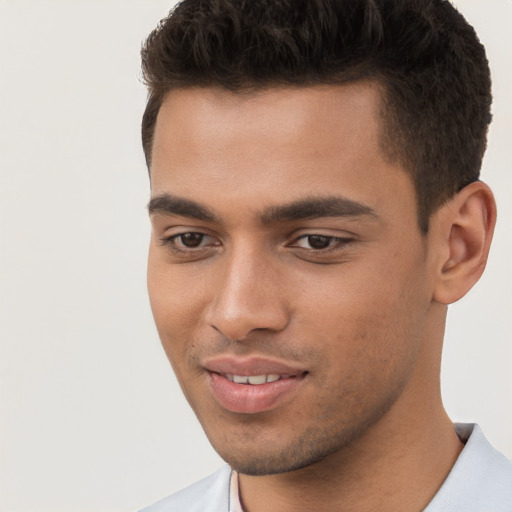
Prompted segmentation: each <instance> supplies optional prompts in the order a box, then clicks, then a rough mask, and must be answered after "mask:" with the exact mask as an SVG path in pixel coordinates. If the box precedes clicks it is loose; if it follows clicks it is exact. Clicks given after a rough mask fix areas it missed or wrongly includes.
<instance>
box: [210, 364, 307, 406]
mask: <svg viewBox="0 0 512 512" xmlns="http://www.w3.org/2000/svg"><path fill="white" fill-rule="evenodd" d="M204 368H205V369H206V370H207V373H208V384H209V389H210V391H211V393H212V395H213V397H214V399H215V400H216V401H217V403H218V404H219V405H220V406H221V407H223V408H224V409H227V410H229V411H231V412H236V413H245V414H256V413H259V412H264V411H269V410H272V409H275V408H277V407H279V406H281V405H283V404H285V403H287V402H289V401H290V400H291V399H292V398H293V397H294V396H295V395H296V393H297V392H298V390H299V388H300V387H301V386H302V384H303V382H304V379H305V377H306V375H307V373H308V372H307V371H306V370H304V369H301V368H298V367H296V366H294V365H290V364H288V363H285V362H282V361H278V360H273V359H268V358H264V357H250V358H239V357H234V356H228V357H226V356H225V357H220V358H215V359H211V360H209V361H207V362H206V363H205V364H204ZM276 374H277V375H280V376H282V378H281V379H279V380H277V381H275V382H266V383H265V384H258V385H251V384H237V383H235V382H233V381H232V380H229V379H228V377H227V375H240V376H252V375H276Z"/></svg>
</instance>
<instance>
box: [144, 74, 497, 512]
mask: <svg viewBox="0 0 512 512" xmlns="http://www.w3.org/2000/svg"><path fill="white" fill-rule="evenodd" d="M379 107H380V96H379V89H378V87H376V86H375V85H373V84H371V83H355V84H350V85H342V86H314V87H308V88H299V89H286V88H274V89H268V90H265V91H260V92H255V93H250V94H249V93H248V94H235V93H232V92H229V91H225V90H222V89H218V88H203V89H201V88H189V89H183V90H176V91H173V92H171V93H169V94H168V96H167V97H166V100H165V101H164V103H163V105H162V108H161V110H160V113H159V116H158V120H157V126H156V130H155V139H154V145H153V153H152V156H153V159H152V168H151V194H152V198H153V200H152V202H151V203H150V216H151V221H152V227H153V231H152V238H151V245H150V251H149V265H148V287H149V293H150V299H151V306H152V310H153V314H154V317H155V321H156V324H157V328H158V331H159V335H160V338H161V341H162V344H163V347H164V349H165V351H166V353H167V356H168V358H169V360H170V362H171V364H172V366H173V369H174V371H175V373H176V375H177V378H178V381H179V383H180V385H181V387H182V389H183V392H184V394H185V396H186V397H187V399H188V401H189V403H190V405H191V406H192V408H193V409H194V411H195V413H196V415H197V417H198V419H199V421H200V422H201V424H202V426H203V428H204V430H205V432H206V434H207V435H208V437H209V439H210V441H211V443H212V444H213V446H214V448H215V449H216V450H217V451H218V452H219V454H220V455H221V456H222V457H223V458H224V459H225V460H226V461H227V462H228V463H229V464H230V465H231V466H232V467H233V468H235V469H236V470H238V471H239V472H240V473H241V475H240V493H241V499H242V501H243V504H244V509H245V510H246V511H248V512H257V511H260V510H261V511H263V510H265V511H267V512H268V511H273V510H279V511H281V512H283V511H287V510H293V511H300V510H311V509H312V508H311V507H312V506H313V505H312V503H314V508H315V510H319V511H321V510H333V509H334V507H339V509H340V510H341V509H343V510H348V511H357V510H380V511H384V512H385V511H386V510H389V511H391V510H392V511H394V512H399V511H400V510H404V511H405V510H407V511H409V512H410V511H413V510H421V509H423V508H424V507H425V506H426V505H427V504H428V502H429V501H430V499H431V498H432V497H433V495H434V494H435V492H436V491H437V489H438V488H439V487H440V485H441V484H442V482H443V480H444V478H445V477H446V475H447V474H448V472H449V471H450V469H451V467H452V465H453V463H454V461H455V460H456V457H457V456H458V454H459V452H460V450H461V443H460V441H459V440H458V438H457V437H456V435H455V433H454V430H453V426H452V424H451V422H450V420H449V419H448V417H447V415H446V413H445V411H444V409H443V406H442V402H441V397H440V392H439V368H440V357H441V348H442V339H443V331H444V321H445V316H446V304H448V303H450V302H453V301H455V300H457V299H458V298H460V297H461V296H462V295H464V294H465V293H466V291H467V290H469V288H470V287H471V286H472V284H473V283H474V282H475V281H476V280H477V279H478V278H479V276H480V274H481V272H482V271H483V268H484V266H485V259H486V256H487V251H488V246H489V243H490V238H491V235H492V227H493V225H494V218H495V209H494V202H493V199H492V194H491V193H490V191H489V190H488V188H487V187H486V186H485V185H484V184H482V183H477V184H472V185H470V186H469V187H466V189H463V191H461V192H460V193H459V194H457V195H456V196H455V197H454V198H453V199H452V200H450V201H449V202H448V203H447V204H446V205H444V206H443V207H442V208H440V210H438V211H437V212H436V213H435V214H434V215H433V217H432V219H431V223H430V230H429V233H428V234H427V235H426V236H425V235H422V234H421V233H420V230H419V227H418V223H417V209H416V203H415V193H414V187H413V184H412V181H411V179H410V177H409V175H408V173H407V172H406V170H405V169H403V168H402V167H401V165H400V163H399V162H393V161H390V159H389V158H388V157H387V155H386V154H385V153H384V152H383V149H382V147H381V144H380V135H379V134H380V130H381V129H382V120H381V118H380V116H379V112H380V108H379ZM227 191H229V193H227ZM170 198H172V200H170ZM326 199H327V200H328V201H329V200H330V201H331V202H333V201H334V203H335V205H336V206H335V207H334V208H333V209H332V208H331V210H329V208H327V207H325V205H326ZM184 200H185V201H184ZM311 200H316V201H317V202H318V201H320V205H319V206H320V207H323V208H324V211H323V213H322V214H321V215H319V216H315V215H311V212H310V211H309V210H308V208H307V206H308V205H307V204H306V205H305V202H308V201H309V202H311ZM340 200H341V201H342V203H341V206H342V207H343V208H341V209H342V210H343V211H341V212H340V211H339V210H340ZM328 201H327V202H328ZM343 201H344V202H343ZM347 201H349V202H348V203H347ZM291 204H294V205H295V210H293V211H294V212H295V213H293V214H292V213H291V212H292V209H291V208H290V207H289V205H291ZM354 205H355V207H354ZM310 206H311V205H310ZM317 206H318V205H317ZM331 206H332V205H331ZM334 210H336V211H335V212H334ZM297 212H299V213H297ZM308 212H309V215H308V216H306V217H305V218H300V217H301V215H303V216H304V215H306V214H308ZM187 233H189V234H188V235H187ZM190 233H195V234H192V235H191V234H190ZM311 236H314V237H313V238H311ZM187 245H188V247H187ZM194 245H197V246H195V247H194ZM313 245H314V246H315V247H314V248H313V247H312V246H313ZM226 355H227V356H229V357H241V358H243V357H255V356H261V357H265V358H271V359H272V360H278V361H281V362H284V363H286V364H290V365H293V366H294V367H299V368H301V369H304V370H305V372H306V373H305V374H304V375H305V376H304V378H302V379H301V381H300V384H299V385H298V387H297V390H296V392H294V393H292V394H291V395H290V396H287V399H286V400H283V401H281V402H279V403H278V405H277V406H276V407H273V408H271V409H270V410H266V411H263V412H257V413H254V414H248V413H239V412H233V411H230V410H228V409H226V408H225V407H223V406H222V405H220V404H219V403H218V401H217V400H216V399H215V397H214V396H213V394H212V391H211V386H210V375H209V372H208V371H206V369H205V364H206V363H205V362H206V361H209V360H211V359H212V358H215V357H219V356H226ZM361 482H364V485H361ZM342 507H343V508H342Z"/></svg>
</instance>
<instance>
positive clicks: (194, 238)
mask: <svg viewBox="0 0 512 512" xmlns="http://www.w3.org/2000/svg"><path fill="white" fill-rule="evenodd" d="M177 238H179V241H180V242H181V244H182V245H183V246H184V247H189V248H192V249H193V248H194V247H199V246H200V245H201V243H202V242H203V240H204V235H203V234H202V233H183V234H182V235H179V236H178V237H177Z"/></svg>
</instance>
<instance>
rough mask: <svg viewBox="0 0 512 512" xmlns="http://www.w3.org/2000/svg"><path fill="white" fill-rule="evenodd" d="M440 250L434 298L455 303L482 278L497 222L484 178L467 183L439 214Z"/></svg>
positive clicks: (491, 197) (442, 301)
mask: <svg viewBox="0 0 512 512" xmlns="http://www.w3.org/2000/svg"><path fill="white" fill-rule="evenodd" d="M436 220H437V222H438V226H437V228H438V229H437V231H438V232H437V233H436V236H437V237H439V239H438V243H439V244H440V247H441V248H442V250H441V251H440V252H439V254H440V255H441V256H440V260H439V261H438V271H437V281H436V288H435V292H434V299H435V300H437V301H438V302H441V303H443V304H451V303H453V302H456V301H457V300H459V299H460V298H462V297H463V296H464V295H465V294H466V293H467V292H468V291H469V290H470V289H471V288H472V287H473V285H474V284H475V283H476V282H477V281H478V279H480V276H481V275H482V273H483V271H484V269H485V265H486V262H487V256H488V254H489V248H490V245H491V240H492V235H493V232H494V226H495V223H496V203H495V201H494V196H493V194H492V192H491V190H490V188H489V187H488V186H487V185H486V184H485V183H482V182H475V183H471V184H470V185H468V186H467V187H464V188H463V189H462V190H461V191H460V192H458V193H457V194H456V195H455V196H454V197H453V198H451V199H450V200H449V201H448V202H447V203H446V204H445V205H443V206H442V207H441V209H440V211H439V212H437V214H436Z"/></svg>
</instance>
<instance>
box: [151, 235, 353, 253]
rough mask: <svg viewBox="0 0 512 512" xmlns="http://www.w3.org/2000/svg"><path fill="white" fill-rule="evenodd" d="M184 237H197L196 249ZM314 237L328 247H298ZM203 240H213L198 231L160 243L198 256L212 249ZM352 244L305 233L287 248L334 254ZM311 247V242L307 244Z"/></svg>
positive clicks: (167, 238) (165, 239)
mask: <svg viewBox="0 0 512 512" xmlns="http://www.w3.org/2000/svg"><path fill="white" fill-rule="evenodd" d="M186 235H199V236H200V237H202V238H201V240H200V242H199V245H198V246H197V247H187V246H186V245H185V244H183V238H182V237H184V236H186ZM312 237H316V238H317V239H323V240H325V241H326V242H327V243H328V245H327V246H326V247H321V248H314V247H310V248H308V247H301V246H300V245H298V242H299V241H301V240H306V239H308V238H312ZM180 239H181V245H178V244H179V240H180ZM205 239H213V237H211V236H210V235H207V234H206V233H202V232H199V231H186V232H184V233H178V234H175V235H171V236H168V237H164V238H161V239H160V243H161V245H163V246H166V247H169V248H170V249H171V250H172V251H173V252H174V253H176V254H184V255H186V254H198V253H200V252H204V251H207V250H209V249H211V248H212V246H211V245H205V244H204V240H205ZM352 242H354V239H353V238H343V237H337V236H331V235H322V234H318V233H307V234H304V235H301V236H299V237H297V238H295V239H294V240H293V242H292V243H291V244H289V245H288V247H292V248H293V247H296V248H300V249H303V250H305V251H307V252H308V254H318V255H320V254H331V253H336V252H339V251H342V250H344V249H345V248H346V247H347V246H348V245H350V244H351V243H352ZM309 244H310V245H311V241H310V242H309ZM219 245H220V244H214V245H213V246H219Z"/></svg>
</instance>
